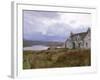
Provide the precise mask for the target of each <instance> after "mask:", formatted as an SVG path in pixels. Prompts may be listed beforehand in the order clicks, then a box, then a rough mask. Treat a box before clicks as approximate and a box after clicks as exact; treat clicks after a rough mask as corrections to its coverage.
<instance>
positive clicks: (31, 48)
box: [23, 45, 49, 51]
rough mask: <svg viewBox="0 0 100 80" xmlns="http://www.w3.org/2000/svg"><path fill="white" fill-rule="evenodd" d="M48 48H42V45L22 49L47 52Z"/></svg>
mask: <svg viewBox="0 0 100 80" xmlns="http://www.w3.org/2000/svg"><path fill="white" fill-rule="evenodd" d="M48 48H49V47H48V46H44V45H34V46H30V47H24V48H23V50H24V51H25V50H34V51H37V50H38V51H39V50H47V49H48Z"/></svg>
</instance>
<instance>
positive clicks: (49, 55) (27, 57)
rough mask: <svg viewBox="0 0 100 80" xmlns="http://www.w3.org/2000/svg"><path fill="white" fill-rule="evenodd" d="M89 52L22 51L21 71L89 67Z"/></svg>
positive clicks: (75, 50)
mask: <svg viewBox="0 0 100 80" xmlns="http://www.w3.org/2000/svg"><path fill="white" fill-rule="evenodd" d="M90 53H91V52H90V50H83V49H73V50H68V49H66V48H59V49H51V50H50V49H49V50H43V51H23V69H35V68H54V67H77V66H90V65H91V57H90V56H91V54H90Z"/></svg>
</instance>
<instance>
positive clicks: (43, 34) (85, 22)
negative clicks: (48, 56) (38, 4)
mask: <svg viewBox="0 0 100 80" xmlns="http://www.w3.org/2000/svg"><path fill="white" fill-rule="evenodd" d="M23 12H24V15H23V19H24V25H23V29H24V33H23V36H24V39H27V40H43V41H45V40H47V41H48V40H53V41H65V40H66V39H67V38H68V36H69V35H70V32H74V33H79V32H84V31H86V30H87V28H88V27H91V14H79V13H62V12H47V11H28V10H25V11H23Z"/></svg>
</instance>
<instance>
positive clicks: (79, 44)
mask: <svg viewBox="0 0 100 80" xmlns="http://www.w3.org/2000/svg"><path fill="white" fill-rule="evenodd" d="M65 47H66V48H69V49H73V48H85V49H89V48H90V47H91V31H90V28H88V30H87V31H86V32H81V33H75V34H74V33H70V37H69V38H68V39H67V40H66V41H65Z"/></svg>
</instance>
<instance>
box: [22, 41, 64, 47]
mask: <svg viewBox="0 0 100 80" xmlns="http://www.w3.org/2000/svg"><path fill="white" fill-rule="evenodd" d="M33 45H45V46H62V45H63V42H54V41H52V42H51V41H31V40H23V47H26V46H33Z"/></svg>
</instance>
